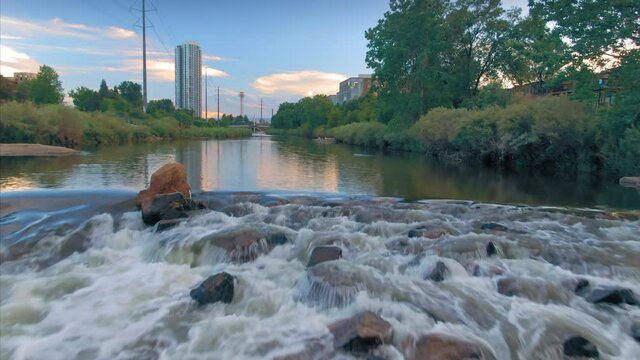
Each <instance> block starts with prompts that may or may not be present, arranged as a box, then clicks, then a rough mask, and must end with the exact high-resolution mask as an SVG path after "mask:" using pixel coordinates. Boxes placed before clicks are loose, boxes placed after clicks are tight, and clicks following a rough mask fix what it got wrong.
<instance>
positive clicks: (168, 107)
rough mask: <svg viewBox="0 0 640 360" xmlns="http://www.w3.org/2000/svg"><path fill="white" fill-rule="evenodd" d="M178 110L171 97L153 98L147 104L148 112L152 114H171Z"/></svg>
mask: <svg viewBox="0 0 640 360" xmlns="http://www.w3.org/2000/svg"><path fill="white" fill-rule="evenodd" d="M175 111H176V109H175V107H174V106H173V102H172V101H171V100H169V99H161V100H151V101H149V103H148V104H147V113H149V114H151V115H154V116H155V115H170V114H173V113H174V112H175Z"/></svg>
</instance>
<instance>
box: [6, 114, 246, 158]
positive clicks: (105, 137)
mask: <svg viewBox="0 0 640 360" xmlns="http://www.w3.org/2000/svg"><path fill="white" fill-rule="evenodd" d="M189 120H192V119H189ZM250 136H251V130H250V129H243V128H240V129H239V128H229V127H220V126H216V124H214V123H213V122H205V121H198V122H196V121H183V122H180V121H178V120H177V119H176V118H175V117H172V116H159V117H154V116H149V115H144V116H142V117H132V116H128V115H116V114H113V113H109V112H99V111H95V112H85V111H80V110H77V109H74V108H71V107H68V106H65V105H61V104H55V105H42V106H36V105H34V104H32V103H30V102H21V103H20V102H6V103H2V104H0V143H29V144H45V145H58V146H64V147H68V148H74V149H78V148H81V147H82V146H87V145H104V144H127V143H140V142H147V141H158V140H159V139H164V140H173V139H192V138H208V139H232V138H245V137H250Z"/></svg>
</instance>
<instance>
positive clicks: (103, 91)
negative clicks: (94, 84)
mask: <svg viewBox="0 0 640 360" xmlns="http://www.w3.org/2000/svg"><path fill="white" fill-rule="evenodd" d="M98 95H100V98H101V99H104V98H108V97H111V96H112V95H113V93H112V92H111V91H110V90H109V87H108V86H107V82H106V81H105V80H104V79H102V81H101V82H100V89H99V90H98Z"/></svg>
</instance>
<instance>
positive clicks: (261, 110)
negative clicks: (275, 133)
mask: <svg viewBox="0 0 640 360" xmlns="http://www.w3.org/2000/svg"><path fill="white" fill-rule="evenodd" d="M260 122H261V123H262V99H260Z"/></svg>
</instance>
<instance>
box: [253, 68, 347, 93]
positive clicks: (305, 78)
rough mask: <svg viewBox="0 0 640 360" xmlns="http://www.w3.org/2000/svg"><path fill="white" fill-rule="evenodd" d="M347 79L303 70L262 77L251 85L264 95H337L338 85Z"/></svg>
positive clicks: (343, 76)
mask: <svg viewBox="0 0 640 360" xmlns="http://www.w3.org/2000/svg"><path fill="white" fill-rule="evenodd" d="M346 78H347V76H346V75H343V74H338V73H329V72H323V71H315V70H303V71H297V72H286V73H276V74H271V75H266V76H261V77H259V78H257V79H256V80H255V81H254V82H253V83H251V87H253V88H254V89H256V90H258V91H259V92H261V93H263V94H291V95H300V96H310V95H315V94H335V93H336V92H337V91H338V84H339V83H340V82H341V81H343V80H345V79H346Z"/></svg>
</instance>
